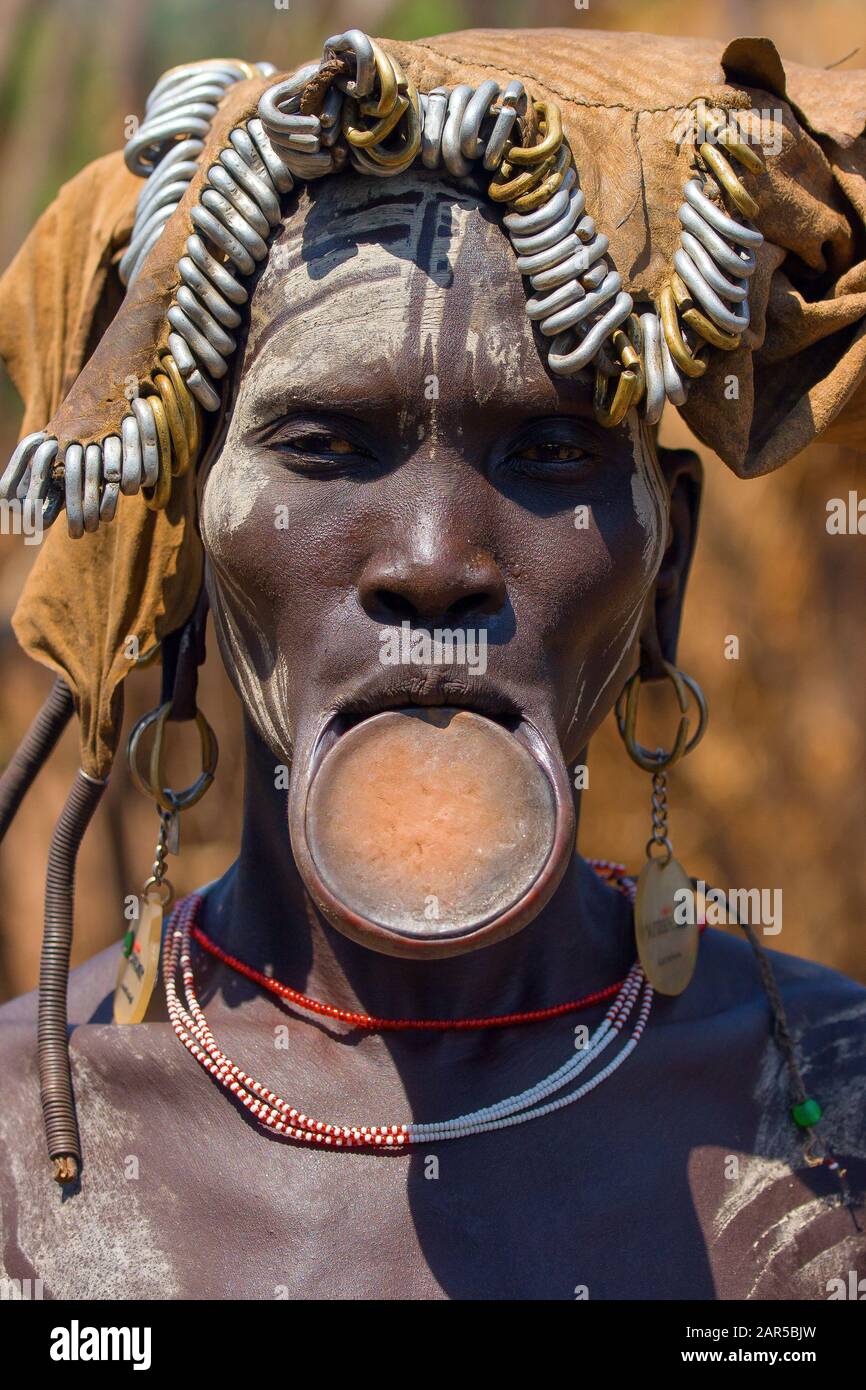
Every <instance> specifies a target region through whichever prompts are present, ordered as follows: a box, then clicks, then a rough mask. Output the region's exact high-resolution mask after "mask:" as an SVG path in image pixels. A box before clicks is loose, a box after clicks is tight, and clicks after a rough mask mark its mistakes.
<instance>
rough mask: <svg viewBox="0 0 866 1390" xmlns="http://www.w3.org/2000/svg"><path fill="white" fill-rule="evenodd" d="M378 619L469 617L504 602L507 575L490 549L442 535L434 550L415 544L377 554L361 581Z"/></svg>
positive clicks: (462, 619) (496, 610) (364, 600)
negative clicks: (422, 551) (417, 551)
mask: <svg viewBox="0 0 866 1390" xmlns="http://www.w3.org/2000/svg"><path fill="white" fill-rule="evenodd" d="M358 589H359V595H360V599H361V604H362V606H363V608H364V611H365V612H366V613H367V614H368V615H369V616H370V617H371V618H375V619H376V621H377V622H385V623H391V622H394V621H395V620H397V621H398V622H403V621H404V620H406V619H408V620H409V621H410V622H421V623H430V622H435V621H437V620H440V619H441V620H443V621H444V622H446V623H447V622H451V623H457V622H465V621H466V620H467V618H471V617H482V616H490V615H491V614H494V613H499V612H500V611H501V610H502V609H503V608H504V607H505V601H506V589H505V580H504V578H503V576H502V571H501V570H500V568H499V566H498V564H497V563H496V561H495V560H494V558H493V556H492V555H490V554H489V553H488V552H487V551H485V550H483V549H479V548H477V547H469V546H461V545H459V544H457V543H454V542H450V541H449V540H448V538H447V537H441V538H440V544H439V545H438V546H437V548H436V550H435V552H434V553H433V554H430V553H427V554H413V553H412V552H411V550H407V551H403V550H401V551H399V552H396V551H394V552H391V553H387V552H386V553H385V554H383V555H376V556H373V557H372V558H371V559H370V560H369V561H368V563H367V565H366V566H365V568H364V572H363V574H362V575H361V580H360V583H359V586H358Z"/></svg>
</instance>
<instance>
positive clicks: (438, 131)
mask: <svg viewBox="0 0 866 1390" xmlns="http://www.w3.org/2000/svg"><path fill="white" fill-rule="evenodd" d="M422 101H423V108H424V119H423V122H422V125H421V163H422V164H423V165H424V168H425V169H438V168H439V162H440V159H441V156H442V132H443V130H444V129H445V119H446V117H447V115H448V90H447V88H446V87H434V88H433V90H432V92H428V93H427V94H426V97H424V98H422Z"/></svg>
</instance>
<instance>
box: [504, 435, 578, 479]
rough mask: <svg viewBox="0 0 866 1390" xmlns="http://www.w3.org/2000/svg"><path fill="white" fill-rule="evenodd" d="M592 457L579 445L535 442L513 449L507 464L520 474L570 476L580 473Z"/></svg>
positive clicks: (545, 441) (552, 441)
mask: <svg viewBox="0 0 866 1390" xmlns="http://www.w3.org/2000/svg"><path fill="white" fill-rule="evenodd" d="M589 459H590V455H589V454H588V453H587V451H586V449H582V448H581V447H580V445H579V444H568V443H563V442H561V441H557V440H534V441H532V442H527V443H526V444H520V445H518V447H517V448H516V449H513V450H512V451H511V453H510V454H509V455H508V458H507V459H506V463H507V464H508V465H509V466H510V467H512V468H514V469H516V470H517V471H518V472H520V473H526V474H528V475H530V476H548V477H557V476H568V477H571V476H572V475H574V474H576V473H578V472H579V471H580V470H581V469H582V468H583V467H584V466H585V465H586V464H587V463H588V462H589Z"/></svg>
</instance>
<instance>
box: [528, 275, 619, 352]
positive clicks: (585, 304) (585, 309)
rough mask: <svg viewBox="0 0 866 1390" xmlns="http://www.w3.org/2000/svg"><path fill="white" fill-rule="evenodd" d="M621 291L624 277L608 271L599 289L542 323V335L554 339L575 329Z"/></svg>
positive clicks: (591, 291)
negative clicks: (566, 330)
mask: <svg viewBox="0 0 866 1390" xmlns="http://www.w3.org/2000/svg"><path fill="white" fill-rule="evenodd" d="M621 289H622V276H621V275H620V273H619V271H618V270H610V271H608V273H607V275H606V276H605V277H604V280H603V281H602V283H601V285H600V286H599V287H598V289H595V290H590V291H589V292H588V293H587V294H585V295H584V296H583V298H582V299H579V300H576V301H575V302H574V303H572V304H570V305H569V306H568V308H567V309H560V310H559V311H558V312H557V313H555V314H552V315H551V316H550V318H547V319H544V320H543V321H542V323H541V331H542V333H543V334H544V335H545V337H548V338H554V337H556V336H557V334H559V333H563V332H564V331H565V329H566V328H574V327H575V326H576V325H577V324H579V323H583V321H584V319H588V318H590V317H591V316H592V315H593V314H595V313H597V312H598V310H599V309H600V308H601V307H602V305H603V304H606V303H607V301H608V300H609V299H612V298H613V296H614V295H615V294H619V292H620V290H621Z"/></svg>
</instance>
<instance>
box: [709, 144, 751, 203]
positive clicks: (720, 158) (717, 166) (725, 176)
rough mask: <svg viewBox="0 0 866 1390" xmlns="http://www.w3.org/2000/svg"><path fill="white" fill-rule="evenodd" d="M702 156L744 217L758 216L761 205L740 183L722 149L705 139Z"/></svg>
mask: <svg viewBox="0 0 866 1390" xmlns="http://www.w3.org/2000/svg"><path fill="white" fill-rule="evenodd" d="M701 158H702V159H703V161H704V163H705V164H706V166H707V168H708V169H709V170H710V171H711V173H713V174H714V175H715V177H716V178H717V179H718V181H719V183H720V184H721V185H722V188H723V189H724V190H725V192H726V193H727V195H728V197H729V198H730V200H731V202H732V203H733V204H734V206H735V207H736V208H737V210H738V211H739V212H741V213H742V214H743V216H744V217H753V218H754V217H757V215H758V213H759V212H760V210H761V209H760V207H759V206H758V204H757V203H756V202H755V200H754V198H753V197H752V195H751V193H747V192H746V189H745V188H744V187H743V185H742V184H741V183H740V180H739V179H738V178H737V176H736V174H735V173H734V170H733V167H732V165H731V164H730V163H729V162H728V160H727V159H725V156H724V155H723V154H722V152H721V150H719V149H716V147H715V145H709V144H707V142H706V141H704V143H703V145H701Z"/></svg>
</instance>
